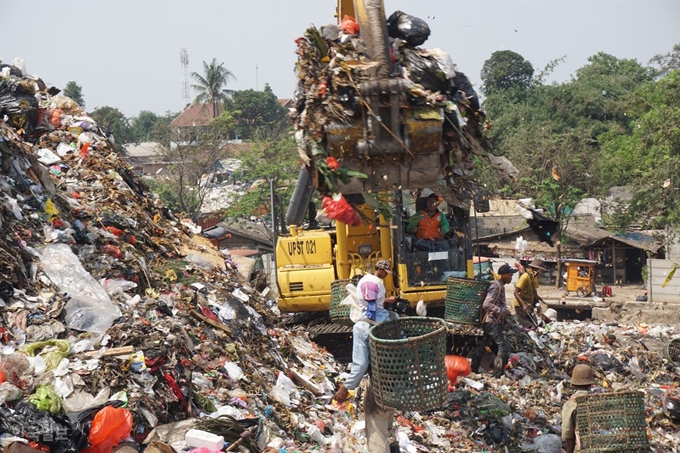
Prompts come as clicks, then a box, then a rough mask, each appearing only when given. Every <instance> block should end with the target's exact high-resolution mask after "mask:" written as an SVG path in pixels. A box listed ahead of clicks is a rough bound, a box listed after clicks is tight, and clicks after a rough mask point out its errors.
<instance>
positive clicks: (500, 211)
mask: <svg viewBox="0 0 680 453" xmlns="http://www.w3.org/2000/svg"><path fill="white" fill-rule="evenodd" d="M516 206H517V200H514V199H513V200H494V199H491V200H489V212H478V213H477V217H507V216H516V215H517V213H518V212H517V207H516ZM473 209H474V207H473V206H470V217H473V216H474V215H475V213H474V212H473Z"/></svg>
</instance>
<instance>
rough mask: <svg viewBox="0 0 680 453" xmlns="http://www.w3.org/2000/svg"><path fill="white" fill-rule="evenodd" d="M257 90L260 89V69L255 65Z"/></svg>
mask: <svg viewBox="0 0 680 453" xmlns="http://www.w3.org/2000/svg"><path fill="white" fill-rule="evenodd" d="M255 91H260V81H259V69H258V67H257V65H255Z"/></svg>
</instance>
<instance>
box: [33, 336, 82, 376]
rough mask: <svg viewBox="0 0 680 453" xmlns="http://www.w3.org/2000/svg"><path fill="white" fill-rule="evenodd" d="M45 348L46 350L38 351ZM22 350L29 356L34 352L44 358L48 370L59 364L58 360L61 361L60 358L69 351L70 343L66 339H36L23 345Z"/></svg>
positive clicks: (65, 355)
mask: <svg viewBox="0 0 680 453" xmlns="http://www.w3.org/2000/svg"><path fill="white" fill-rule="evenodd" d="M49 346H53V347H54V348H49ZM46 348H47V350H46V351H44V352H39V351H42V350H43V349H46ZM55 348H56V349H55ZM24 352H25V353H26V354H28V355H29V356H31V357H33V356H35V355H36V354H37V355H40V356H41V357H42V358H43V359H44V360H45V364H46V365H47V371H49V370H52V369H54V368H56V367H57V365H59V362H61V359H64V358H66V357H68V355H69V353H70V352H71V343H69V341H68V340H47V341H38V342H36V343H31V344H29V345H26V346H24Z"/></svg>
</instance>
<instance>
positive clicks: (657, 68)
mask: <svg viewBox="0 0 680 453" xmlns="http://www.w3.org/2000/svg"><path fill="white" fill-rule="evenodd" d="M649 64H650V65H651V66H652V68H653V70H654V75H655V76H656V77H657V78H662V77H665V76H667V75H668V74H670V72H671V71H674V70H676V69H680V43H677V44H676V45H674V46H673V50H671V51H670V52H668V53H667V54H660V55H655V56H654V57H652V59H651V60H649Z"/></svg>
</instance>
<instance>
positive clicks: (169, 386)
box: [0, 65, 680, 453]
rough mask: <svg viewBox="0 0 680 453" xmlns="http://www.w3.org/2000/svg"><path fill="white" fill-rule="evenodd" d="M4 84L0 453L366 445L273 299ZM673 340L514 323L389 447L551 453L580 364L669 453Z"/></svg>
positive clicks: (103, 134) (312, 350) (136, 184)
mask: <svg viewBox="0 0 680 453" xmlns="http://www.w3.org/2000/svg"><path fill="white" fill-rule="evenodd" d="M3 66H4V67H3ZM0 71H2V72H1V74H2V79H1V80H0V153H1V159H2V160H1V161H0V169H1V170H0V186H1V187H2V190H1V191H0V206H1V207H2V208H1V209H0V233H1V234H2V241H0V448H1V449H4V450H6V451H11V452H16V451H18V450H21V451H23V452H26V453H28V452H29V451H31V452H32V451H34V450H36V449H40V450H42V451H51V452H55V453H66V452H78V451H87V452H89V453H93V452H97V453H100V452H101V453H107V452H110V451H112V450H113V449H114V448H119V449H121V450H120V451H122V450H123V449H128V450H130V452H131V453H132V452H135V451H138V450H139V451H145V452H148V453H159V452H162V453H172V452H173V451H184V450H187V451H188V450H192V449H193V451H197V452H200V453H206V452H207V451H211V450H212V451H215V450H222V449H224V450H227V451H241V452H250V453H256V452H267V453H281V452H289V453H293V452H298V453H302V452H332V453H341V452H350V451H364V450H363V449H364V445H365V435H364V431H363V420H362V419H363V415H362V408H361V406H359V407H356V406H355V405H356V404H357V401H358V402H359V404H360V401H361V398H360V392H359V395H358V397H357V398H355V399H354V400H352V401H351V402H350V403H346V404H345V405H342V406H338V405H336V404H334V403H332V401H331V398H332V395H333V392H334V390H335V387H336V381H337V380H338V378H339V377H341V376H342V373H343V372H344V371H346V370H347V368H346V366H345V365H340V364H338V363H336V362H335V361H334V359H333V357H332V356H330V355H329V354H328V353H326V352H325V351H323V350H320V349H319V348H318V347H317V346H316V345H315V344H314V343H312V342H310V341H309V338H308V337H307V334H306V333H305V332H304V328H297V329H293V330H290V329H283V328H281V327H278V326H277V321H278V313H277V310H276V306H275V303H274V301H268V300H266V299H265V298H264V297H262V296H261V295H260V294H259V293H258V292H257V291H255V290H254V289H253V288H252V287H251V286H249V285H248V284H247V283H246V282H243V281H242V280H241V279H240V277H239V274H238V272H237V270H236V267H235V264H234V262H233V261H232V260H231V259H230V258H229V256H228V255H224V254H221V253H220V252H218V251H216V250H214V249H213V248H212V246H211V245H210V244H209V243H207V242H206V241H205V239H202V238H200V237H199V236H196V235H195V232H196V227H195V225H193V224H192V223H191V222H188V221H185V220H182V219H178V218H177V217H175V216H174V215H173V213H172V212H170V211H169V210H168V209H166V208H165V207H164V206H163V204H162V203H161V202H160V201H159V200H158V199H157V198H155V197H154V196H152V195H151V194H150V193H149V192H148V188H147V187H146V185H145V184H144V183H143V181H142V180H140V179H138V178H137V177H135V176H134V175H133V174H132V173H131V172H130V169H129V167H128V166H127V165H126V163H125V161H124V159H123V158H122V157H121V156H120V155H119V154H118V153H117V152H116V151H115V149H114V146H113V143H112V138H111V137H110V136H109V134H108V132H107V131H106V130H104V129H103V128H101V127H100V126H98V125H97V124H96V123H95V122H94V121H93V120H92V119H91V118H89V117H88V116H87V115H85V114H84V113H83V112H82V110H81V109H80V107H78V106H77V105H76V104H75V103H74V102H73V101H72V100H70V99H68V98H66V97H64V96H60V95H58V94H57V93H56V90H54V89H52V88H48V87H46V86H45V84H44V83H43V82H42V81H41V80H40V79H37V78H33V77H30V76H25V75H23V73H22V72H21V70H20V69H18V68H15V67H8V66H5V65H0ZM672 334H673V331H672V329H669V328H662V327H653V328H647V330H641V329H639V328H636V327H625V326H606V325H598V326H595V325H592V324H582V323H573V324H565V323H558V322H555V323H552V324H550V325H549V326H548V327H547V328H545V329H542V330H539V331H538V332H536V333H532V334H528V333H525V332H523V331H521V330H520V329H519V328H517V329H514V330H513V331H512V333H511V335H510V337H511V340H512V342H513V344H514V345H515V348H516V349H515V350H516V351H519V352H518V353H517V354H515V355H514V356H513V357H512V359H511V361H510V364H509V366H508V369H507V372H506V376H505V377H502V378H500V379H494V378H491V377H490V376H488V375H485V374H484V375H477V376H473V375H471V376H468V377H466V378H463V379H461V380H460V381H459V382H458V383H457V384H456V387H455V388H456V390H455V391H453V392H452V393H450V398H449V401H448V404H447V405H446V407H445V408H443V409H442V410H440V411H436V412H431V413H421V414H418V413H403V414H399V415H398V417H397V423H398V429H397V432H396V434H395V436H396V437H397V439H398V440H399V441H400V444H401V446H402V451H406V452H410V453H411V452H416V451H425V452H484V451H509V452H518V451H524V450H523V448H524V447H527V448H533V449H534V451H552V450H545V449H544V450H541V448H544V447H542V446H541V445H542V444H541V442H543V443H546V444H550V443H551V442H553V443H554V442H555V438H554V435H556V434H557V433H558V432H559V424H560V420H559V411H560V407H561V404H562V403H563V402H564V401H565V400H566V398H567V397H568V396H569V395H570V390H569V388H568V385H567V384H565V379H566V378H567V375H568V372H569V371H570V369H571V367H573V365H574V364H575V363H576V361H578V360H581V361H589V362H590V363H591V364H592V365H593V366H595V367H596V369H597V370H598V378H599V379H600V381H601V384H602V386H603V387H606V388H608V389H614V390H617V389H622V388H628V387H630V388H634V389H643V390H644V391H645V392H646V399H647V407H648V421H649V424H650V436H651V441H652V444H653V445H654V446H655V447H656V448H657V451H659V452H660V451H677V448H678V447H677V445H678V443H679V442H680V440H679V439H678V434H677V432H678V430H677V426H674V425H672V424H671V423H670V421H669V420H668V418H667V417H665V416H664V414H663V411H662V410H661V406H660V401H661V398H662V397H663V394H664V392H665V390H664V388H663V386H665V385H666V386H672V385H676V384H677V382H678V366H679V365H678V364H673V363H671V362H669V361H668V360H667V359H665V358H663V356H662V355H661V354H659V353H657V352H653V351H648V350H647V348H646V347H645V345H646V344H651V343H652V342H654V341H656V340H659V339H662V340H665V339H668V338H669V337H670V336H671V335H672ZM22 442H30V443H29V444H28V446H22V445H23V444H22ZM537 445H538V446H539V447H540V448H539V447H536V446H537ZM551 445H552V444H551ZM201 446H202V447H204V448H207V449H208V450H196V449H195V448H196V447H201ZM534 447H536V448H534ZM673 448H675V449H676V450H673ZM229 449H231V450H229Z"/></svg>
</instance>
